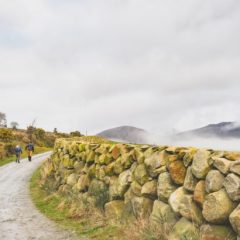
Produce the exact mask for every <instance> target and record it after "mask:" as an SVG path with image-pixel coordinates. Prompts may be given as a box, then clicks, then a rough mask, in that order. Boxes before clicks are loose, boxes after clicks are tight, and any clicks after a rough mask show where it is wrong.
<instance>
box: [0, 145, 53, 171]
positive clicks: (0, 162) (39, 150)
mask: <svg viewBox="0 0 240 240" xmlns="http://www.w3.org/2000/svg"><path fill="white" fill-rule="evenodd" d="M51 150H52V148H47V147H35V152H34V154H39V153H44V152H48V151H51ZM26 157H27V152H26V151H23V154H22V155H21V158H26ZM15 160H16V156H15V155H13V156H10V157H6V158H3V159H0V167H1V166H3V165H5V164H8V163H10V162H13V161H15Z"/></svg>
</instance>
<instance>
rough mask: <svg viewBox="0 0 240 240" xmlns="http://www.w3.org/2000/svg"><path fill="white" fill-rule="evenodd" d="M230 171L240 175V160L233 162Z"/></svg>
mask: <svg viewBox="0 0 240 240" xmlns="http://www.w3.org/2000/svg"><path fill="white" fill-rule="evenodd" d="M230 171H231V172H233V173H236V174H238V175H240V160H238V161H235V162H232V164H231V166H230Z"/></svg>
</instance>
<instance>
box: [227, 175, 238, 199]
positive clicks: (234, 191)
mask: <svg viewBox="0 0 240 240" xmlns="http://www.w3.org/2000/svg"><path fill="white" fill-rule="evenodd" d="M223 185H224V187H225V189H226V191H227V193H228V196H229V197H230V198H231V199H232V200H233V201H239V200H240V177H239V176H237V175H236V174H234V173H230V174H228V175H227V177H226V178H225V181H224V183H223Z"/></svg>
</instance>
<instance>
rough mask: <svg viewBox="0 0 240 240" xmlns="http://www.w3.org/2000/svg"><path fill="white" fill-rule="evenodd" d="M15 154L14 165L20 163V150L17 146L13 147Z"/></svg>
mask: <svg viewBox="0 0 240 240" xmlns="http://www.w3.org/2000/svg"><path fill="white" fill-rule="evenodd" d="M15 154H16V163H20V159H21V154H22V148H21V147H20V146H19V145H17V146H16V147H15Z"/></svg>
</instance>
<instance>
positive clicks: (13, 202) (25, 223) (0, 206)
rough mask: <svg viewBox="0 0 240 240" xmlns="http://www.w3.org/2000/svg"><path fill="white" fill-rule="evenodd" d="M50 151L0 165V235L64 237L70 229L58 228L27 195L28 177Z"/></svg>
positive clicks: (25, 239)
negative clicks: (30, 159) (30, 158)
mask: <svg viewBox="0 0 240 240" xmlns="http://www.w3.org/2000/svg"><path fill="white" fill-rule="evenodd" d="M48 155H49V153H47V154H41V155H37V156H34V158H33V161H32V162H28V161H27V160H26V159H24V160H22V161H21V163H20V164H17V163H15V162H13V163H10V164H8V165H5V166H3V167H0V239H1V240H20V239H21V240H30V239H39V240H55V239H56V240H58V239H59V240H61V239H64V240H67V239H73V237H72V236H71V234H70V233H68V232H65V231H63V230H61V229H59V228H58V227H57V226H56V225H55V224H54V223H53V222H51V221H50V220H49V219H47V218H46V217H44V216H43V215H42V214H41V213H40V212H38V210H37V209H36V208H35V206H34V205H33V203H32V202H31V199H30V196H29V179H30V177H31V175H32V174H33V172H34V170H35V169H37V167H38V166H39V165H40V164H41V162H42V161H43V160H44V159H45V158H46V157H47V156H48Z"/></svg>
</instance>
